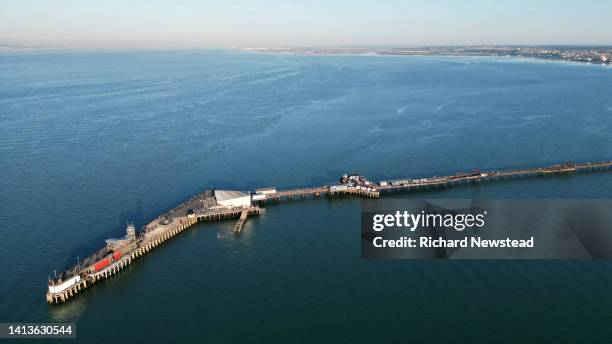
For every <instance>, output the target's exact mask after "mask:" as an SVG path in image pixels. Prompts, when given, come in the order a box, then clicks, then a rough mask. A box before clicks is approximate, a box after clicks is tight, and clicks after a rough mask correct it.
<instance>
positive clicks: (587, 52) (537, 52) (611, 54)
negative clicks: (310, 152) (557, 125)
mask: <svg viewBox="0 0 612 344" xmlns="http://www.w3.org/2000/svg"><path fill="white" fill-rule="evenodd" d="M242 50H245V51H253V52H267V53H297V54H324V55H326V54H330V55H334V54H377V55H411V56H422V55H432V56H436V55H446V56H448V55H451V56H507V57H526V58H539V59H546V60H556V61H570V62H582V63H593V64H607V65H609V64H612V46H594V47H587V46H437V47H419V48H367V47H365V48H361V47H355V48H267V47H255V48H244V49H242Z"/></svg>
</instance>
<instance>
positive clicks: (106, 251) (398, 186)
mask: <svg viewBox="0 0 612 344" xmlns="http://www.w3.org/2000/svg"><path fill="white" fill-rule="evenodd" d="M611 168H612V161H607V162H586V163H571V162H568V163H563V164H557V165H552V166H547V167H538V168H526V169H516V170H504V171H479V170H474V171H471V172H461V173H456V174H454V175H449V176H442V177H429V178H420V179H396V180H389V181H379V182H371V181H369V180H368V179H367V178H366V177H364V176H361V175H358V174H351V175H348V174H345V175H343V176H342V177H341V178H340V181H339V183H338V184H334V185H324V186H319V187H310V188H298V189H289V190H279V191H277V190H276V189H275V188H265V189H257V190H255V192H251V193H241V192H237V191H216V190H214V191H213V190H207V191H204V192H202V193H200V194H198V195H196V196H194V197H192V198H191V199H189V200H188V201H186V202H184V203H182V204H180V205H178V206H177V207H175V208H173V209H171V210H169V211H168V212H166V213H164V214H162V215H160V216H158V217H157V218H155V219H154V220H153V221H151V222H150V223H149V224H147V225H146V226H144V227H143V228H142V229H141V230H140V231H138V232H137V231H136V228H135V227H134V226H133V225H131V224H130V225H128V226H127V231H126V232H127V233H126V235H125V236H124V237H122V238H118V239H108V240H107V241H106V246H105V247H103V248H102V249H100V250H99V251H97V252H95V253H94V254H92V255H91V256H90V257H88V258H87V259H84V260H83V261H80V262H79V263H78V264H77V265H76V266H74V267H72V268H70V269H68V270H66V271H64V272H62V273H60V274H59V275H57V276H55V277H54V278H52V279H51V278H50V279H49V282H48V291H47V302H48V303H50V304H59V303H62V302H66V301H68V300H69V299H71V298H72V297H74V296H76V295H77V294H79V293H80V292H82V291H83V290H85V289H87V288H89V287H91V286H93V285H94V284H96V283H98V282H99V281H101V280H104V279H107V278H109V277H111V276H113V275H115V274H117V273H119V272H120V271H121V270H123V269H125V268H126V267H127V266H128V265H130V264H131V263H132V262H134V261H135V260H137V259H139V258H140V257H142V256H144V255H145V254H147V253H148V252H149V251H151V250H153V249H155V248H156V247H158V246H160V245H161V244H163V243H164V242H165V241H166V240H169V239H171V238H173V237H174V236H176V235H178V234H180V233H181V232H183V231H185V230H187V229H189V228H190V227H192V226H193V225H195V224H196V223H198V222H201V221H216V220H222V219H230V218H238V222H237V223H236V225H235V226H234V230H233V231H234V233H235V234H237V235H238V234H240V233H241V232H242V230H243V227H244V224H245V222H246V221H247V218H248V216H251V215H259V214H260V213H261V211H262V208H261V206H263V205H265V204H267V203H269V202H274V201H280V200H286V199H299V198H305V197H320V196H322V195H326V196H330V197H333V196H336V195H346V196H356V197H367V198H378V197H380V195H381V193H385V192H390V191H419V190H423V189H430V188H445V187H452V186H456V185H461V184H465V183H477V182H488V181H495V180H500V179H508V178H521V177H534V176H548V175H559V174H568V173H578V172H588V171H597V170H609V169H611Z"/></svg>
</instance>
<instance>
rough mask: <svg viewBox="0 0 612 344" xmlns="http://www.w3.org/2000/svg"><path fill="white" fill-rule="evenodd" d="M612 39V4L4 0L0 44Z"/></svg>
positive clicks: (600, 0)
mask: <svg viewBox="0 0 612 344" xmlns="http://www.w3.org/2000/svg"><path fill="white" fill-rule="evenodd" d="M3 43H4V44H6V43H17V44H50V45H63V46H69V47H134V48H139V47H153V48H157V47H159V48H172V47H231V46H240V47H244V46H334V45H395V46H398V45H399V46H417V45H446V44H612V0H583V1H570V0H556V1H552V0H498V1H497V0H464V1H462V0H454V1H453V0H437V1H436V0H431V1H426V0H423V1H410V0H403V1H400V0H388V1H386V0H352V1H351V0H329V1H322V0H304V1H297V0H263V1H255V0H253V1H246V0H245V1H242V0H215V1H195V0H167V1H159V0H146V1H145V0H135V1H129V0H91V1H87V0H82V1H76V0H53V1H51V0H40V1H34V0H14V1H6V0H0V44H3Z"/></svg>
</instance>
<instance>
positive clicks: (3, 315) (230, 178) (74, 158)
mask: <svg viewBox="0 0 612 344" xmlns="http://www.w3.org/2000/svg"><path fill="white" fill-rule="evenodd" d="M611 89H612V68H610V67H602V66H596V65H587V64H575V63H560V62H548V61H539V60H529V59H523V60H521V59H506V58H478V57H470V58H467V57H466V58H463V57H399V56H395V57H393V56H305V55H289V54H286V55H282V54H279V55H272V54H270V55H268V54H254V53H243V52H236V51H216V50H203V51H146V52H144V51H141V52H117V51H108V52H25V53H8V52H5V53H2V54H0V253H1V254H2V259H1V261H2V267H3V273H2V278H0V295H2V296H1V297H0V322H11V321H27V322H46V321H57V322H60V321H74V322H76V323H77V328H78V341H79V342H81V341H82V342H87V343H101V342H108V341H113V342H116V341H119V342H124V341H125V342H140V341H143V340H149V341H151V342H195V341H204V342H211V343H217V342H242V343H251V342H252V343H262V342H352V343H354V342H374V341H390V340H391V339H395V341H425V340H427V341H444V342H449V341H453V342H464V341H467V342H483V343H489V342H491V341H498V342H505V341H507V342H518V341H521V342H551V341H554V342H576V341H579V342H605V341H606V340H605V338H609V336H610V335H612V330H611V327H610V326H609V324H610V320H612V292H611V290H612V263H610V262H608V261H526V262H524V261H523V262H518V261H503V262H502V261H463V262H457V261H365V260H361V259H360V234H359V219H360V218H359V211H360V201H359V200H356V199H334V200H328V199H326V198H321V199H312V200H303V201H299V202H287V203H283V204H280V205H274V206H270V207H268V208H267V209H266V212H265V214H263V215H262V216H260V217H258V218H253V219H249V221H248V222H247V225H246V227H245V231H244V233H243V235H241V236H240V237H233V236H228V237H222V238H218V237H217V233H219V232H221V233H225V232H229V231H231V228H232V226H233V222H232V221H226V222H219V223H205V224H199V225H198V226H196V227H195V228H193V229H191V230H189V231H187V232H186V233H184V234H182V235H181V236H179V237H178V238H175V239H173V240H171V241H169V242H167V243H166V244H164V245H163V246H162V247H160V248H159V249H156V250H155V251H153V252H151V253H150V254H148V255H147V257H146V258H145V259H142V260H139V261H138V262H137V263H136V264H132V265H131V266H130V267H129V268H128V269H127V270H125V271H124V272H122V273H121V274H120V275H119V276H117V277H116V278H113V279H111V280H109V281H105V282H103V283H100V284H98V285H96V287H95V288H91V289H88V290H87V291H86V292H85V293H83V294H81V295H79V296H78V297H77V298H75V299H74V300H72V301H71V302H69V303H67V304H64V305H60V306H49V305H47V304H46V303H45V298H44V295H45V289H46V280H47V278H48V277H49V276H52V275H53V270H54V269H57V270H61V269H63V268H66V267H68V266H71V265H73V264H74V263H76V257H77V256H78V257H86V256H87V255H88V254H89V253H91V252H92V251H94V250H95V249H97V248H99V247H100V246H101V245H103V243H104V239H106V238H109V237H116V236H119V235H122V233H123V232H124V227H125V223H126V221H128V220H129V221H134V222H135V223H136V225H138V226H142V225H144V224H145V223H147V222H148V221H149V220H151V219H152V218H154V217H155V216H156V215H157V214H159V213H161V212H163V211H165V210H166V209H168V208H171V207H173V206H174V205H176V204H177V203H179V202H180V201H182V200H184V199H186V198H188V197H190V196H191V195H193V194H195V193H198V192H200V191H201V190H202V189H204V188H210V187H214V188H219V189H241V190H249V189H253V188H255V187H261V186H277V187H279V188H289V187H298V186H311V185H312V186H314V185H321V184H326V183H330V182H332V181H334V180H337V178H338V177H339V175H341V174H342V173H343V172H353V171H358V172H360V173H361V174H364V175H366V176H369V177H371V179H372V180H381V179H390V178H394V177H423V176H431V175H442V174H449V173H455V172H458V171H465V170H472V169H475V168H480V169H483V170H485V169H487V170H488V169H502V168H518V167H532V166H540V165H547V164H553V163H558V162H565V161H597V160H612V98H611V97H610V90H611ZM404 196H405V197H416V198H419V197H456V198H468V197H488V198H610V197H611V196H612V177H611V175H610V174H607V173H595V174H584V175H579V176H565V177H558V178H536V179H529V180H513V181H504V182H500V183H491V184H483V185H473V186H466V187H460V188H455V189H449V190H439V191H432V192H427V193H421V194H405V195H404ZM602 339H604V340H602Z"/></svg>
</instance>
